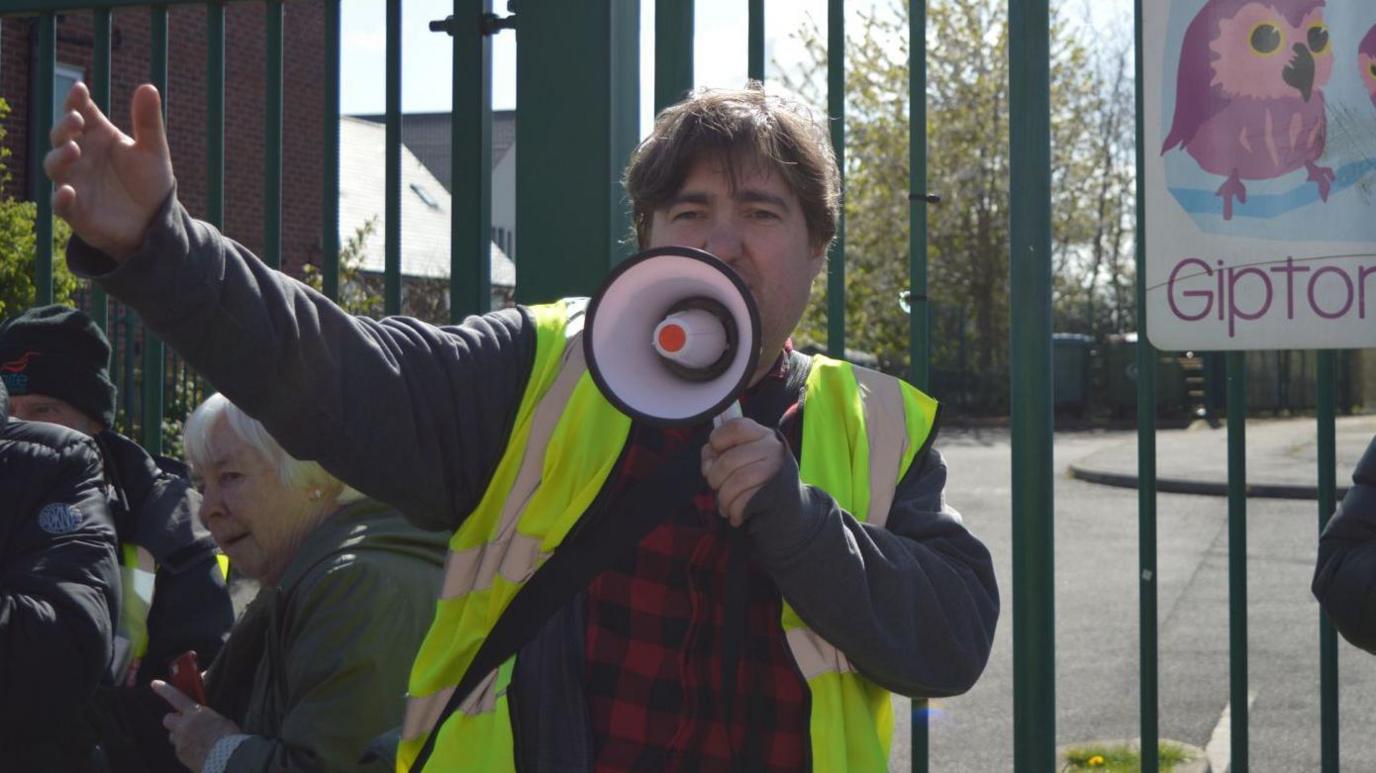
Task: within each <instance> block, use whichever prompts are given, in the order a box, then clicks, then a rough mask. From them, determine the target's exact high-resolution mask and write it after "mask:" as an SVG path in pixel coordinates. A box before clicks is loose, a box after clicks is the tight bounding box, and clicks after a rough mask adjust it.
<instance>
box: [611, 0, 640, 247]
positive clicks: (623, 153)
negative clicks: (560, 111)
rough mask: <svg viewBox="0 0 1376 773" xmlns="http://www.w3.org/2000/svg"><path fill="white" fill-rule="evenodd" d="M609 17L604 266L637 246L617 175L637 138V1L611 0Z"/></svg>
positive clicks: (638, 46)
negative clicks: (606, 248)
mask: <svg viewBox="0 0 1376 773" xmlns="http://www.w3.org/2000/svg"><path fill="white" fill-rule="evenodd" d="M611 5H612V9H611V18H610V19H609V20H608V21H609V23H610V24H611V31H610V33H609V34H610V37H611V62H610V67H611V72H610V83H611V94H610V100H611V107H610V110H611V117H610V120H611V133H610V135H609V138H610V147H609V148H608V149H607V151H608V161H609V162H610V164H609V166H608V168H607V190H608V193H607V212H608V214H609V216H610V218H611V220H610V222H609V223H608V226H607V228H608V231H609V233H610V242H611V243H610V245H609V246H610V251H609V254H608V256H607V257H608V265H613V266H614V265H616V264H617V263H620V262H621V261H623V260H625V259H626V258H629V257H630V256H631V255H634V254H635V253H636V251H637V249H638V245H637V244H636V240H635V238H634V237H633V236H632V235H631V210H630V201H629V200H628V199H627V198H626V192H625V188H624V186H623V185H622V184H621V174H622V173H623V172H624V171H625V169H626V162H628V161H630V160H631V153H633V152H635V147H636V144H637V143H639V141H640V2H639V0H612V4H611Z"/></svg>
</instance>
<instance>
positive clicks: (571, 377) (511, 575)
mask: <svg viewBox="0 0 1376 773" xmlns="http://www.w3.org/2000/svg"><path fill="white" fill-rule="evenodd" d="M586 370H587V367H586V365H585V364H584V360H583V335H582V333H579V334H577V335H575V336H573V337H572V338H570V339H569V340H568V343H567V344H566V345H565V347H564V361H563V364H561V365H560V366H559V375H558V376H557V377H556V378H555V380H554V383H553V384H552V385H550V388H549V391H547V392H546V393H545V395H544V396H543V397H541V398H540V402H539V404H538V405H536V406H535V415H534V416H533V417H532V418H531V423H530V435H529V436H528V438H527V440H526V446H525V452H524V455H523V456H522V457H521V467H520V469H519V470H518V471H517V473H516V479H515V481H513V482H512V484H511V491H510V492H509V493H508V494H507V497H506V501H505V502H503V503H502V515H501V519H500V520H499V522H498V526H497V534H496V536H495V537H493V539H492V541H490V542H488V543H486V544H483V545H478V546H477V547H472V548H468V549H467V550H459V551H450V553H449V558H448V560H447V561H446V562H445V569H444V586H443V590H441V592H440V598H441V599H451V598H456V597H458V596H463V595H466V594H468V593H472V592H473V591H475V590H481V589H483V588H489V587H491V586H492V579H493V578H494V577H495V576H496V575H497V573H498V572H500V573H501V575H502V576H503V577H505V578H506V579H508V580H510V581H512V582H515V583H521V582H525V581H526V580H528V579H530V576H531V575H532V574H534V573H535V569H536V567H538V566H539V565H540V563H541V562H543V561H544V560H545V558H547V557H548V554H545V553H541V552H540V542H541V540H540V538H539V537H531V536H528V535H524V534H517V533H516V524H517V523H519V522H520V520H521V514H522V513H524V512H525V509H526V505H527V504H529V503H530V498H531V497H532V496H534V494H535V490H536V489H538V488H539V487H540V478H541V475H543V473H544V465H545V448H546V447H547V446H548V445H549V439H550V436H552V435H553V434H554V428H555V426H556V425H558V424H559V418H560V417H561V416H563V414H564V407H565V406H567V405H568V402H569V398H570V397H572V396H573V390H574V388H575V387H577V386H578V380H579V379H580V378H582V376H583V373H584V371H586Z"/></svg>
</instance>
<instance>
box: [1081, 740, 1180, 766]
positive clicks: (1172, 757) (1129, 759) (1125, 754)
mask: <svg viewBox="0 0 1376 773" xmlns="http://www.w3.org/2000/svg"><path fill="white" fill-rule="evenodd" d="M1157 754H1158V758H1159V759H1160V761H1161V770H1162V771H1170V770H1174V769H1175V766H1176V765H1179V764H1180V763H1182V762H1189V761H1190V760H1191V759H1192V758H1193V755H1191V754H1190V753H1189V752H1188V751H1186V750H1185V747H1183V746H1180V745H1178V744H1173V743H1169V742H1162V743H1161V744H1160V745H1159V746H1158V747H1157ZM1065 759H1066V764H1065V767H1063V768H1061V770H1062V771H1079V770H1092V771H1096V772H1097V773H1138V771H1141V770H1142V755H1141V752H1140V751H1138V749H1137V747H1136V746H1135V745H1131V744H1125V743H1123V744H1088V745H1085V746H1072V747H1070V748H1069V749H1067V750H1066V752H1065Z"/></svg>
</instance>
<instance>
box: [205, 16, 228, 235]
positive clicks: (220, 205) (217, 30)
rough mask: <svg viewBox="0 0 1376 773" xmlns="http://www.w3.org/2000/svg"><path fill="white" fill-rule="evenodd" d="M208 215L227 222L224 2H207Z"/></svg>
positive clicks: (211, 219)
mask: <svg viewBox="0 0 1376 773" xmlns="http://www.w3.org/2000/svg"><path fill="white" fill-rule="evenodd" d="M205 45H206V52H205V167H206V168H205V174H206V181H205V219H206V222H208V223H210V224H211V225H213V226H215V227H216V228H219V229H221V230H223V229H224V224H225V4H224V0H210V1H209V2H207V3H206V4H205Z"/></svg>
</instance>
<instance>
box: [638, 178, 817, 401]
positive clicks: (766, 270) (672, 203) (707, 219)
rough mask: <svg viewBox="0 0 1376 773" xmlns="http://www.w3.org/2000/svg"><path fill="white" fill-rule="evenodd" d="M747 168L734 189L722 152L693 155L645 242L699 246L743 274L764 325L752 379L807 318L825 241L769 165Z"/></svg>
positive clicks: (764, 370) (758, 376)
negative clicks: (818, 239) (815, 237)
mask: <svg viewBox="0 0 1376 773" xmlns="http://www.w3.org/2000/svg"><path fill="white" fill-rule="evenodd" d="M742 172H743V173H742V174H740V175H738V176H737V181H738V183H739V186H738V187H737V188H736V190H734V191H733V190H731V178H730V176H728V175H727V174H726V169H725V167H724V166H723V164H722V161H721V160H720V159H717V158H705V159H699V160H698V161H697V162H695V163H694V164H693V166H692V167H691V168H690V170H689V172H688V176H687V178H685V179H684V182H683V187H682V188H681V189H680V190H679V192H678V194H677V195H675V196H674V197H673V198H671V199H670V200H669V202H668V203H667V204H665V205H664V206H662V207H660V208H659V209H657V210H655V213H654V217H653V219H652V220H651V224H650V239H649V244H648V245H646V246H647V247H667V246H678V247H696V248H697V249H700V250H706V251H707V252H710V253H712V254H713V255H715V256H717V257H718V258H720V259H721V260H722V261H723V262H725V263H726V264H728V265H730V266H731V268H733V269H735V271H736V273H738V274H740V276H741V279H743V280H744V281H745V284H746V286H748V287H749V288H750V293H751V294H752V295H754V296H755V302H756V304H758V305H759V307H760V324H761V326H762V327H763V330H762V331H761V335H762V343H763V348H762V349H761V358H760V368H759V370H757V371H756V373H755V375H754V377H753V378H752V379H751V383H754V382H755V381H757V380H758V379H759V378H760V377H761V376H763V375H764V374H765V373H767V372H768V371H769V369H770V367H771V366H772V365H773V364H774V358H775V355H777V354H778V352H779V350H780V349H782V348H783V345H784V341H786V340H787V339H788V337H789V336H790V335H792V333H793V328H794V327H796V326H797V324H798V320H799V319H802V316H803V311H804V309H806V308H807V303H808V298H809V296H810V294H811V290H812V280H813V279H814V278H815V277H816V276H817V272H818V271H820V270H821V269H822V263H823V257H824V255H825V245H821V244H818V245H814V244H812V243H811V240H810V238H809V236H808V231H807V220H806V218H805V217H804V216H803V210H802V206H801V205H800V204H799V202H798V197H797V196H796V195H795V194H794V193H793V191H792V190H791V189H789V187H788V185H787V184H786V183H785V182H784V181H783V179H781V178H780V177H779V176H778V175H777V174H775V173H774V171H773V170H772V169H768V168H765V167H760V168H751V169H747V170H742Z"/></svg>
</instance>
